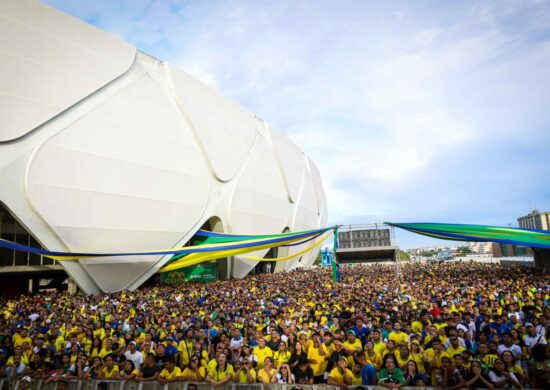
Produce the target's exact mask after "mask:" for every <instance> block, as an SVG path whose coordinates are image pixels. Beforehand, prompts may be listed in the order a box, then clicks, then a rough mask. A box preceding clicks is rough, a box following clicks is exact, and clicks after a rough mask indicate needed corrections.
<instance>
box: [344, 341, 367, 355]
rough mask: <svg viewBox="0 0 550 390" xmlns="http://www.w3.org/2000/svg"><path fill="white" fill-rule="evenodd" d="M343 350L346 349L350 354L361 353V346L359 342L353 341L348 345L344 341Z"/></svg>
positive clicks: (347, 342)
mask: <svg viewBox="0 0 550 390" xmlns="http://www.w3.org/2000/svg"><path fill="white" fill-rule="evenodd" d="M343 346H344V348H345V347H348V348H349V349H350V350H351V351H352V352H353V351H355V350H358V351H361V350H362V349H363V346H362V345H361V340H359V339H355V342H354V343H350V342H349V341H346V342H345V343H344V344H343Z"/></svg>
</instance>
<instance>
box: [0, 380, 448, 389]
mask: <svg viewBox="0 0 550 390" xmlns="http://www.w3.org/2000/svg"><path fill="white" fill-rule="evenodd" d="M100 382H103V383H106V384H107V390H192V389H194V390H211V389H215V390H294V389H295V388H296V390H297V389H300V390H340V388H339V387H337V386H331V385H324V384H323V385H299V384H293V385H269V386H267V387H264V386H263V385H262V384H260V383H251V384H248V383H227V384H225V385H224V386H223V387H217V388H214V386H212V385H210V384H209V383H205V382H171V383H167V384H165V385H161V384H160V383H158V382H141V383H138V382H133V381H129V382H127V381H110V380H92V381H80V380H70V381H67V383H68V384H69V390H97V385H98V383H100ZM30 388H31V389H33V390H57V383H48V384H43V381H42V380H40V381H33V382H31V387H30ZM8 389H9V390H12V389H13V390H18V389H19V381H16V382H12V383H10V382H9V381H8V380H6V379H2V380H0V390H8ZM348 389H350V390H357V389H368V390H387V389H386V388H385V387H382V386H366V385H363V386H349V387H348ZM401 389H402V390H415V389H416V390H418V387H402V388H401ZM422 390H441V388H438V387H430V386H427V387H422Z"/></svg>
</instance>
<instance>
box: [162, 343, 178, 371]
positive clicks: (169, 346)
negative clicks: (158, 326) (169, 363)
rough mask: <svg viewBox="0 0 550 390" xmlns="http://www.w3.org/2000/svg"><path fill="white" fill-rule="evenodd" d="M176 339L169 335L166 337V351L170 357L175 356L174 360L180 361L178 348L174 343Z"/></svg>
mask: <svg viewBox="0 0 550 390" xmlns="http://www.w3.org/2000/svg"><path fill="white" fill-rule="evenodd" d="M175 341H176V339H175V338H173V337H167V338H166V346H165V348H164V349H165V351H166V356H168V357H173V358H174V361H175V362H176V364H177V362H178V358H179V356H178V348H177V347H176V346H175V345H174V343H175Z"/></svg>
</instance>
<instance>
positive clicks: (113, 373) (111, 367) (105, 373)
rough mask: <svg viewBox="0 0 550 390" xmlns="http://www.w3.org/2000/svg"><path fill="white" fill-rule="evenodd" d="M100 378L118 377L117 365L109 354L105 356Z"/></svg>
mask: <svg viewBox="0 0 550 390" xmlns="http://www.w3.org/2000/svg"><path fill="white" fill-rule="evenodd" d="M100 379H120V374H119V370H118V366H117V365H116V364H115V362H114V361H113V358H112V356H110V355H107V356H106V357H105V367H103V369H102V370H101V375H100Z"/></svg>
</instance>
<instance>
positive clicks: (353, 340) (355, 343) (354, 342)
mask: <svg viewBox="0 0 550 390" xmlns="http://www.w3.org/2000/svg"><path fill="white" fill-rule="evenodd" d="M346 337H347V341H346V342H345V343H344V344H343V347H344V350H345V351H346V353H347V354H348V355H353V353H354V352H361V351H362V350H363V346H362V345H361V340H359V339H358V338H357V337H356V335H355V332H354V331H353V330H348V331H347V332H346Z"/></svg>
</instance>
